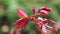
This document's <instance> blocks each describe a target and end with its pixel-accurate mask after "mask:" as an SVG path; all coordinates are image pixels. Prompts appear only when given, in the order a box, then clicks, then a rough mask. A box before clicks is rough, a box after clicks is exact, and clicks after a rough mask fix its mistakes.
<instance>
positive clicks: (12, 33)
mask: <svg viewBox="0 0 60 34" xmlns="http://www.w3.org/2000/svg"><path fill="white" fill-rule="evenodd" d="M10 34H19V31H18V30H17V29H16V30H12V31H11V33H10Z"/></svg>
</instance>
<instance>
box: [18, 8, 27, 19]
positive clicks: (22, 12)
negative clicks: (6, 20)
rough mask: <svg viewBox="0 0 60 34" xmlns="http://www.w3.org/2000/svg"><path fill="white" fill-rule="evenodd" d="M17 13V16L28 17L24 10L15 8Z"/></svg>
mask: <svg viewBox="0 0 60 34" xmlns="http://www.w3.org/2000/svg"><path fill="white" fill-rule="evenodd" d="M17 14H18V16H19V18H26V17H28V15H27V14H26V12H25V11H24V10H22V9H17Z"/></svg>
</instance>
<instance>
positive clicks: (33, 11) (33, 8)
mask: <svg viewBox="0 0 60 34" xmlns="http://www.w3.org/2000/svg"><path fill="white" fill-rule="evenodd" d="M32 13H33V14H35V7H34V6H33V7H32Z"/></svg>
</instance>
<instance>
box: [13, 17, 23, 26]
mask: <svg viewBox="0 0 60 34" xmlns="http://www.w3.org/2000/svg"><path fill="white" fill-rule="evenodd" d="M21 20H23V18H20V19H18V20H17V21H16V22H14V23H13V25H14V26H16V25H17V24H18V23H19V22H20V21H21Z"/></svg>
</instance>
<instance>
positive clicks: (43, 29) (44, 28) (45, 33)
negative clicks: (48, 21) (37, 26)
mask: <svg viewBox="0 0 60 34" xmlns="http://www.w3.org/2000/svg"><path fill="white" fill-rule="evenodd" d="M41 32H42V34H47V33H48V32H47V29H46V27H45V25H42V28H41Z"/></svg>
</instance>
